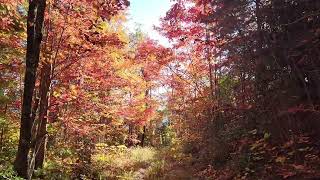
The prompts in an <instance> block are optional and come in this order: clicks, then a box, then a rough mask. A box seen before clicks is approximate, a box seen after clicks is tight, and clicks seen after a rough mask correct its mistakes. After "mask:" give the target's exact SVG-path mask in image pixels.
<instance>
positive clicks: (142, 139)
mask: <svg viewBox="0 0 320 180" xmlns="http://www.w3.org/2000/svg"><path fill="white" fill-rule="evenodd" d="M145 137H146V126H145V125H144V126H143V133H142V137H141V147H143V145H144V139H145Z"/></svg>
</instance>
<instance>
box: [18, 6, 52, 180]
mask: <svg viewBox="0 0 320 180" xmlns="http://www.w3.org/2000/svg"><path fill="white" fill-rule="evenodd" d="M45 8H46V0H38V1H35V0H33V1H31V0H30V1H29V9H28V18H27V54H26V69H25V80H24V92H23V103H22V111H21V127H20V139H19V146H18V152H17V156H16V160H15V162H14V169H15V170H16V171H17V173H18V175H19V176H21V177H23V178H29V179H30V178H31V175H30V173H29V172H28V169H29V162H28V154H29V151H30V146H31V143H32V142H31V128H32V124H33V122H32V118H31V111H32V104H33V103H32V100H33V93H34V88H35V82H36V74H37V68H38V64H39V57H40V46H41V41H42V26H43V21H44V14H45Z"/></svg>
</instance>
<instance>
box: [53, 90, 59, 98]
mask: <svg viewBox="0 0 320 180" xmlns="http://www.w3.org/2000/svg"><path fill="white" fill-rule="evenodd" d="M52 96H53V97H55V98H57V97H60V96H61V93H60V92H58V91H54V92H53V94H52Z"/></svg>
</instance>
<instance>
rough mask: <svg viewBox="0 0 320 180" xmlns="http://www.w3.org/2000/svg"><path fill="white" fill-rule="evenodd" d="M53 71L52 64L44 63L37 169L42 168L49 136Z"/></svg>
mask: <svg viewBox="0 0 320 180" xmlns="http://www.w3.org/2000/svg"><path fill="white" fill-rule="evenodd" d="M51 70H52V66H51V63H50V62H44V64H43V67H42V69H41V82H40V109H39V126H38V130H37V138H36V140H37V142H36V146H35V150H36V157H35V169H38V168H42V167H43V162H44V157H45V148H46V146H45V145H46V134H47V116H48V107H49V90H50V84H51V77H50V75H51Z"/></svg>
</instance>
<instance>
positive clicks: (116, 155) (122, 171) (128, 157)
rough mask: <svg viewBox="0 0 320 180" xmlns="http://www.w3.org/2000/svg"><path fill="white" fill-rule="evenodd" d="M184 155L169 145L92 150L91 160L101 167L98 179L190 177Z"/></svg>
mask: <svg viewBox="0 0 320 180" xmlns="http://www.w3.org/2000/svg"><path fill="white" fill-rule="evenodd" d="M185 158H186V157H185V156H184V155H183V154H182V153H179V152H177V151H174V150H172V149H171V148H162V149H155V148H151V147H134V148H127V149H123V150H119V148H118V149H117V150H115V151H113V152H112V151H111V153H110V151H109V153H96V154H95V156H94V164H95V165H96V167H103V168H104V169H105V170H102V172H103V173H101V174H102V175H101V178H102V179H103V178H108V179H120V180H121V179H123V180H139V179H150V180H154V179H160V180H161V179H163V180H189V179H190V180H191V179H192V180H193V179H195V178H194V177H193V174H194V170H193V169H192V167H191V166H189V165H188V163H186V162H187V161H185ZM106 169H107V170H106Z"/></svg>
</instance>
